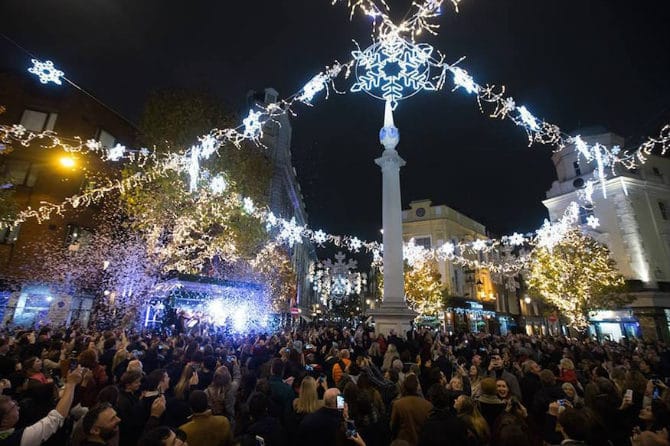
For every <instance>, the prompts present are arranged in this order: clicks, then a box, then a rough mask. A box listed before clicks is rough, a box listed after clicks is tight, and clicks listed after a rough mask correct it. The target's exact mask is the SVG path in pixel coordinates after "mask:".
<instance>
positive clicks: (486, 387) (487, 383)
mask: <svg viewBox="0 0 670 446" xmlns="http://www.w3.org/2000/svg"><path fill="white" fill-rule="evenodd" d="M479 387H480V389H481V390H482V395H489V396H495V395H496V392H497V391H498V387H497V386H496V380H495V379H493V378H484V379H482V381H481V383H480V384H479Z"/></svg>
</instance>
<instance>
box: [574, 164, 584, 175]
mask: <svg viewBox="0 0 670 446" xmlns="http://www.w3.org/2000/svg"><path fill="white" fill-rule="evenodd" d="M572 167H574V168H575V175H577V176H580V175H581V174H582V169H580V168H579V161H575V162H574V163H572Z"/></svg>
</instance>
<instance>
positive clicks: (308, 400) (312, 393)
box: [295, 376, 320, 414]
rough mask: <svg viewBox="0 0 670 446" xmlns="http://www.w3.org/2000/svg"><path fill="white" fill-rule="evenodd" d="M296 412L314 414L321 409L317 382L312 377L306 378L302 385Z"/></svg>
mask: <svg viewBox="0 0 670 446" xmlns="http://www.w3.org/2000/svg"><path fill="white" fill-rule="evenodd" d="M298 395H299V396H298V400H297V401H296V407H295V410H296V412H298V413H304V414H307V413H312V412H314V411H316V410H317V409H318V408H319V407H320V404H319V397H318V394H317V392H316V380H315V379H314V378H312V377H311V376H305V377H304V378H303V379H302V382H301V383H300V391H299V393H298Z"/></svg>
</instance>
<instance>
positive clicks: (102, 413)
mask: <svg viewBox="0 0 670 446" xmlns="http://www.w3.org/2000/svg"><path fill="white" fill-rule="evenodd" d="M120 422H121V419H120V418H119V417H118V416H116V411H115V410H114V408H113V407H112V405H111V404H109V403H99V404H96V405H95V406H93V407H92V408H90V409H89V411H88V412H86V415H84V419H83V421H82V426H83V428H84V433H85V434H86V436H87V437H88V438H89V439H97V438H99V439H102V440H105V441H106V440H109V439H111V438H113V437H114V436H115V435H116V434H117V432H118V431H119V423H120Z"/></svg>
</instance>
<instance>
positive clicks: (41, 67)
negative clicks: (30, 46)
mask: <svg viewBox="0 0 670 446" xmlns="http://www.w3.org/2000/svg"><path fill="white" fill-rule="evenodd" d="M31 61H32V63H33V66H32V67H30V68H28V71H29V72H30V73H32V74H34V75H36V76H37V77H39V79H40V82H42V83H43V84H48V83H49V82H53V83H54V84H57V85H62V84H63V82H61V78H62V77H63V76H64V75H65V73H63V72H62V71H60V70H58V69H56V67H55V66H54V63H53V62H51V61H50V60H47V61H44V62H40V61H39V60H37V59H32V60H31Z"/></svg>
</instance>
